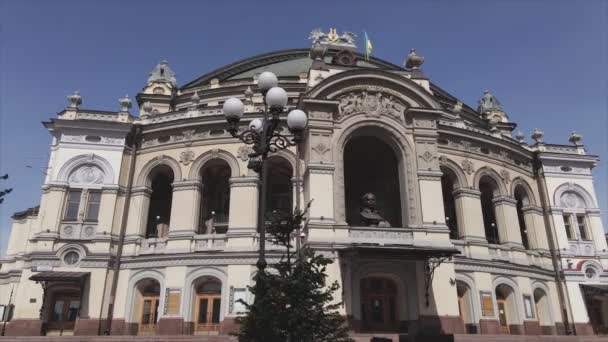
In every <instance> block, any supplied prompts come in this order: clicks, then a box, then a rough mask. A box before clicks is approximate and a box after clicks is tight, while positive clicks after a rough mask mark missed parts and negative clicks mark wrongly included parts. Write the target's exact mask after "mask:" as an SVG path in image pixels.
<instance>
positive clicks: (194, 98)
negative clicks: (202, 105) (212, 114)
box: [190, 91, 201, 105]
mask: <svg viewBox="0 0 608 342" xmlns="http://www.w3.org/2000/svg"><path fill="white" fill-rule="evenodd" d="M190 100H191V101H192V103H193V104H194V105H197V104H199V102H201V98H200V97H199V96H198V91H195V92H194V94H193V95H192V97H191V98H190Z"/></svg>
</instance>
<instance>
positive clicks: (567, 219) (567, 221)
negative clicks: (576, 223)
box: [562, 215, 574, 240]
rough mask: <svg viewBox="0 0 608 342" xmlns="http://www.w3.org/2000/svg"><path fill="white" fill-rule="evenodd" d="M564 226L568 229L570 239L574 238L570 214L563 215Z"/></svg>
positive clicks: (567, 234) (567, 233)
mask: <svg viewBox="0 0 608 342" xmlns="http://www.w3.org/2000/svg"><path fill="white" fill-rule="evenodd" d="M562 218H563V220H564V228H565V229H566V236H567V237H568V240H574V234H572V225H571V224H570V215H563V216H562Z"/></svg>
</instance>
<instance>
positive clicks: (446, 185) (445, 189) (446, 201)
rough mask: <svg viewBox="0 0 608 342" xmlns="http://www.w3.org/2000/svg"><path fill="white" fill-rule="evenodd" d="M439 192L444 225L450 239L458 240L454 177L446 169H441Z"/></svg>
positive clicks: (451, 172) (450, 171) (452, 173)
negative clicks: (448, 231)
mask: <svg viewBox="0 0 608 342" xmlns="http://www.w3.org/2000/svg"><path fill="white" fill-rule="evenodd" d="M441 172H443V175H442V176H441V191H442V194H443V210H444V212H445V223H446V225H447V226H448V228H449V229H450V239H458V220H457V217H456V201H455V200H454V184H456V175H455V174H454V172H453V171H452V170H450V169H448V168H446V167H441Z"/></svg>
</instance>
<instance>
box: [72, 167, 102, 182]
mask: <svg viewBox="0 0 608 342" xmlns="http://www.w3.org/2000/svg"><path fill="white" fill-rule="evenodd" d="M103 178H104V173H103V171H102V170H101V169H100V168H99V167H97V166H96V165H83V166H80V167H79V168H77V169H76V170H74V171H73V172H72V173H71V174H70V177H69V178H68V182H70V183H77V184H102V183H103Z"/></svg>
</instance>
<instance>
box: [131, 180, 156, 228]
mask: <svg viewBox="0 0 608 342" xmlns="http://www.w3.org/2000/svg"><path fill="white" fill-rule="evenodd" d="M151 195H152V189H151V188H150V187H148V186H140V187H136V188H133V191H132V192H131V206H130V208H129V212H128V213H126V215H128V219H127V232H126V235H127V236H129V235H131V236H144V237H145V236H146V224H147V223H148V222H147V221H148V211H149V210H150V196H151Z"/></svg>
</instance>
